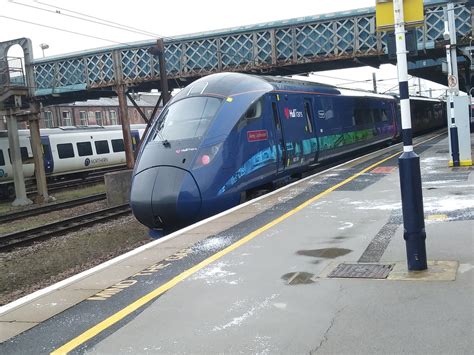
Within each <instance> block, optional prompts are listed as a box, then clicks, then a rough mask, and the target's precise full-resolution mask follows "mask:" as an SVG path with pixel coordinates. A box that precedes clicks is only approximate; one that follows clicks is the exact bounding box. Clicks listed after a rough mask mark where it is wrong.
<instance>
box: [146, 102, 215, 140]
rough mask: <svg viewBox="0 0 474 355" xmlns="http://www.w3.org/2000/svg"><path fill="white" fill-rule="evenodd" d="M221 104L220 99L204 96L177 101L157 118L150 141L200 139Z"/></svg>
mask: <svg viewBox="0 0 474 355" xmlns="http://www.w3.org/2000/svg"><path fill="white" fill-rule="evenodd" d="M221 103H222V99H218V98H215V97H204V96H198V97H190V98H186V99H183V100H180V101H177V102H176V103H174V104H172V105H171V106H169V107H168V108H167V109H166V111H165V112H164V113H163V115H161V116H160V117H159V118H158V120H157V122H156V124H155V128H154V131H153V135H152V136H151V137H152V139H153V140H155V141H164V140H168V141H173V140H180V139H189V138H200V137H202V136H203V135H204V133H205V132H206V131H207V128H208V127H209V125H210V124H211V122H212V120H213V119H214V117H215V116H216V113H217V110H218V109H219V107H220V105H221Z"/></svg>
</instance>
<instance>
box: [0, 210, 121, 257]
mask: <svg viewBox="0 0 474 355" xmlns="http://www.w3.org/2000/svg"><path fill="white" fill-rule="evenodd" d="M129 213H130V207H129V205H128V204H126V205H120V206H116V207H111V208H107V209H104V210H100V211H95V212H91V213H86V214H83V215H80V216H76V217H72V218H68V219H65V220H61V221H58V222H53V223H49V224H46V225H44V226H40V227H36V228H31V229H27V230H23V231H19V232H14V233H10V234H4V235H1V236H0V251H7V250H10V249H12V248H14V247H18V246H21V245H25V244H29V243H31V242H33V241H38V240H43V239H47V238H50V237H53V236H56V235H59V234H64V233H69V232H72V231H75V230H78V229H80V228H83V227H87V226H90V225H93V224H96V223H99V222H104V221H108V220H111V219H114V218H117V217H120V216H124V215H127V214H129Z"/></svg>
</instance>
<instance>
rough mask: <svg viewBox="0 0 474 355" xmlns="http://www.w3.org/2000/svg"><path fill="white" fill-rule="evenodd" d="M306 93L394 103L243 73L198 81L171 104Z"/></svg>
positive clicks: (360, 93)
mask: <svg viewBox="0 0 474 355" xmlns="http://www.w3.org/2000/svg"><path fill="white" fill-rule="evenodd" d="M271 91H305V92H309V93H315V94H317V93H322V94H331V95H344V96H358V97H375V98H383V99H387V100H394V97H393V96H391V95H384V94H376V93H373V92H370V91H364V90H353V89H342V88H338V87H336V86H333V85H329V84H324V83H319V82H314V81H309V80H308V81H306V80H302V79H294V78H290V77H282V76H265V75H251V74H242V73H218V74H211V75H208V76H205V77H203V78H200V79H198V80H196V81H195V82H193V83H192V84H190V85H188V86H187V87H186V88H184V89H183V90H181V91H180V92H179V93H178V94H177V95H176V96H175V97H174V98H173V101H176V100H179V99H182V98H185V97H188V96H194V95H215V96H220V97H223V98H225V97H230V96H233V95H238V94H242V93H246V92H255V93H257V92H261V94H262V95H263V94H264V93H267V92H271Z"/></svg>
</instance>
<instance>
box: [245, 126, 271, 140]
mask: <svg viewBox="0 0 474 355" xmlns="http://www.w3.org/2000/svg"><path fill="white" fill-rule="evenodd" d="M267 139H268V131H267V130H266V129H262V130H258V131H248V132H247V140H248V141H249V142H259V141H266V140H267Z"/></svg>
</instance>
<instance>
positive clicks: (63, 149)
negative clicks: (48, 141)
mask: <svg viewBox="0 0 474 355" xmlns="http://www.w3.org/2000/svg"><path fill="white" fill-rule="evenodd" d="M58 156H59V159H67V158H74V149H73V147H72V143H63V144H58Z"/></svg>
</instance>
